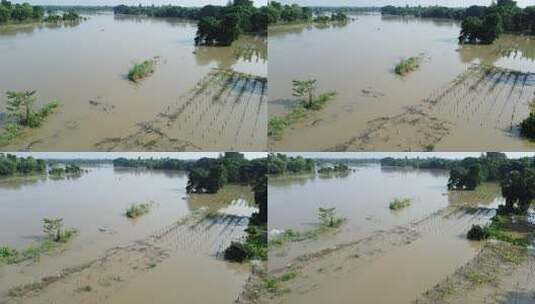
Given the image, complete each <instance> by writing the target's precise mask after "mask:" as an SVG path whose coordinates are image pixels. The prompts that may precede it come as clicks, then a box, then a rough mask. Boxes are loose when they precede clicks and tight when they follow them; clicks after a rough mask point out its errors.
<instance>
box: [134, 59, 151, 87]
mask: <svg viewBox="0 0 535 304" xmlns="http://www.w3.org/2000/svg"><path fill="white" fill-rule="evenodd" d="M154 65H155V61H154V59H148V60H145V61H143V62H141V63H135V64H134V66H133V67H132V68H131V69H130V70H129V71H128V79H129V80H130V81H133V82H137V81H139V80H141V79H143V78H145V77H147V76H149V75H150V74H152V73H154Z"/></svg>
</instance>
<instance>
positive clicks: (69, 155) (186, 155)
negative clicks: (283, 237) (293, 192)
mask: <svg viewBox="0 0 535 304" xmlns="http://www.w3.org/2000/svg"><path fill="white" fill-rule="evenodd" d="M12 154H15V155H17V156H22V157H27V156H33V157H35V158H56V159H57V158H59V159H73V158H82V159H115V158H119V157H126V158H138V157H141V158H151V157H152V158H166V157H169V158H176V159H199V158H201V157H217V156H218V155H219V152H162V153H157V152H16V153H12ZM244 154H245V157H246V158H248V159H252V158H261V157H266V156H267V153H265V152H245V153H244Z"/></svg>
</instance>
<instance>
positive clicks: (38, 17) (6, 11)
mask: <svg viewBox="0 0 535 304" xmlns="http://www.w3.org/2000/svg"><path fill="white" fill-rule="evenodd" d="M82 8H86V9H88V8H89V7H77V6H37V5H30V4H29V3H26V2H25V3H22V4H18V3H16V4H13V3H11V2H10V1H6V0H1V2H0V24H2V23H8V22H17V23H21V22H29V21H36V22H37V21H44V22H61V21H78V20H80V19H81V17H80V15H79V14H78V13H77V11H81V9H82ZM45 10H46V12H47V14H48V16H46V17H45ZM57 11H62V12H63V14H62V15H56V14H55V12H57Z"/></svg>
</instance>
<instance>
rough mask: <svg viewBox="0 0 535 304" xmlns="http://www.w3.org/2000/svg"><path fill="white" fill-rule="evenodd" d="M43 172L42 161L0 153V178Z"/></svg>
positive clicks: (44, 163) (44, 166)
mask: <svg viewBox="0 0 535 304" xmlns="http://www.w3.org/2000/svg"><path fill="white" fill-rule="evenodd" d="M45 172H46V162H45V161H44V160H42V159H35V158H33V157H31V156H29V157H26V158H24V157H17V156H15V155H12V154H4V153H0V176H13V175H18V174H21V175H28V174H43V173H45Z"/></svg>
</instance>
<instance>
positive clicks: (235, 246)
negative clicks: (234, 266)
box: [224, 242, 250, 263]
mask: <svg viewBox="0 0 535 304" xmlns="http://www.w3.org/2000/svg"><path fill="white" fill-rule="evenodd" d="M247 247H248V246H247V245H246V244H245V243H240V242H232V243H231V244H230V246H229V247H227V249H225V254H224V257H225V260H227V261H232V262H238V263H241V262H243V261H245V260H247V259H249V254H250V252H249V249H248V248H247Z"/></svg>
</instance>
